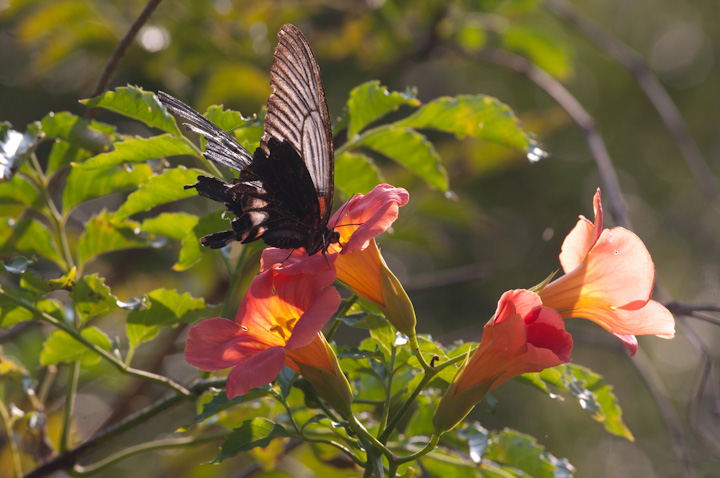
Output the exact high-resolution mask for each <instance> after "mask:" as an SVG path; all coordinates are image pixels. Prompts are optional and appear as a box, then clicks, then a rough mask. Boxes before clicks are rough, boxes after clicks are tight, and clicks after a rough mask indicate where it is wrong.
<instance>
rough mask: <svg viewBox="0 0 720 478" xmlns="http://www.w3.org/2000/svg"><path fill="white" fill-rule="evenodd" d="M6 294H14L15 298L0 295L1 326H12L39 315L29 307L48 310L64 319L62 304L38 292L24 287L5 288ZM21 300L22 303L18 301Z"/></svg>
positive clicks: (42, 310) (54, 315)
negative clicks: (41, 295)
mask: <svg viewBox="0 0 720 478" xmlns="http://www.w3.org/2000/svg"><path fill="white" fill-rule="evenodd" d="M4 292H5V294H8V295H10V296H12V297H13V298H14V299H15V300H11V299H10V298H8V297H5V296H3V295H0V326H2V327H10V326H11V325H14V324H16V323H18V322H24V321H26V320H33V319H36V318H37V317H36V316H35V314H34V313H33V312H32V311H31V310H30V309H29V308H33V307H34V308H35V309H38V310H39V311H41V312H46V313H48V314H50V315H52V316H53V317H55V318H56V319H60V320H64V319H63V318H62V317H63V311H62V306H61V304H60V303H58V302H56V301H54V300H52V299H47V298H43V297H40V296H39V295H38V294H37V293H35V292H32V291H28V290H22V289H11V288H6V289H4ZM18 301H19V302H20V304H24V305H20V304H18V303H17V302H18Z"/></svg>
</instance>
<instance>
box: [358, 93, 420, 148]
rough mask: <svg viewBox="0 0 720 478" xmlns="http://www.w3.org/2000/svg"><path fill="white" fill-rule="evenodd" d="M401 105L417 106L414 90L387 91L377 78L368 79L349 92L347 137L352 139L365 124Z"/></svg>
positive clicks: (418, 103)
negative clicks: (402, 91) (401, 91)
mask: <svg viewBox="0 0 720 478" xmlns="http://www.w3.org/2000/svg"><path fill="white" fill-rule="evenodd" d="M401 105H410V106H418V105H420V102H419V101H418V100H417V98H415V92H414V91H407V92H404V93H400V92H398V91H393V92H392V93H391V92H390V91H388V89H387V87H385V86H381V85H380V82H379V81H377V80H374V81H368V82H367V83H363V84H362V85H360V86H357V87H355V88H354V89H353V90H352V91H351V92H350V98H349V99H348V103H347V107H348V114H349V117H350V118H349V124H348V139H349V140H350V141H352V138H354V137H355V135H356V134H358V133H359V132H360V131H361V130H362V129H363V128H364V127H365V126H367V125H368V124H370V123H372V122H373V121H375V120H377V119H379V118H380V117H382V116H384V115H386V114H387V113H390V112H391V111H396V110H397V109H398V108H399V107H400V106H401Z"/></svg>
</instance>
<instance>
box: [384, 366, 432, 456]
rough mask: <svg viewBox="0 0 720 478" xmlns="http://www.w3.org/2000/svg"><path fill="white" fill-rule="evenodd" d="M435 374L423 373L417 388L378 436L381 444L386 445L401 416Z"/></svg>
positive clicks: (430, 372)
mask: <svg viewBox="0 0 720 478" xmlns="http://www.w3.org/2000/svg"><path fill="white" fill-rule="evenodd" d="M436 374H437V372H435V371H434V370H431V371H429V372H425V375H424V376H423V378H422V380H421V381H420V383H419V384H418V385H417V387H415V390H413V391H412V393H411V394H410V396H409V397H408V399H407V400H405V403H403V404H402V406H401V407H400V410H398V412H397V413H396V414H395V415H394V416H393V417H392V419H391V420H390V422H389V423H388V424H387V426H386V427H385V429H384V430H383V431H382V433H381V434H380V441H381V442H383V443H387V441H388V439H389V438H390V435H391V434H392V432H393V431H394V430H395V427H397V425H398V423H400V420H402V418H403V416H404V415H405V413H406V412H407V411H408V409H409V408H410V405H412V402H414V401H415V399H416V398H417V396H418V395H420V392H421V391H422V390H423V388H425V386H426V385H427V384H428V383H430V380H432V379H433V377H435V375H436Z"/></svg>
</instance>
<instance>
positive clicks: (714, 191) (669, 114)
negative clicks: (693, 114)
mask: <svg viewBox="0 0 720 478" xmlns="http://www.w3.org/2000/svg"><path fill="white" fill-rule="evenodd" d="M545 6H546V7H547V8H548V10H550V11H551V12H552V13H554V14H555V15H556V16H558V17H559V18H561V19H563V20H564V21H565V22H567V23H568V24H569V25H570V26H572V27H573V28H575V29H576V30H578V31H579V32H581V33H582V34H583V35H585V36H586V37H587V38H589V39H590V40H592V41H593V42H595V44H597V45H598V46H599V47H600V48H602V49H603V50H605V51H606V52H607V53H608V54H610V55H611V56H612V57H613V58H615V60H617V61H618V63H620V64H621V65H623V66H624V67H625V68H627V69H628V71H629V72H630V74H631V75H632V76H633V78H635V81H636V82H637V84H638V85H639V86H640V88H641V89H642V90H643V92H644V93H645V96H647V98H648V99H649V100H650V102H651V103H652V105H653V106H654V107H655V110H656V111H657V113H658V116H660V119H662V121H663V123H665V127H666V128H667V129H668V131H669V132H670V134H671V135H672V137H673V139H674V140H675V144H677V147H678V149H679V150H680V154H681V155H682V157H683V159H684V160H685V163H686V164H687V166H688V168H689V169H690V173H691V174H692V175H693V177H694V178H695V181H696V182H697V183H698V184H699V185H700V189H701V190H702V192H703V194H705V196H706V197H707V199H708V200H709V201H710V203H711V204H712V205H713V207H714V208H715V211H716V212H718V213H719V214H720V184H718V181H717V179H715V176H714V175H713V172H712V171H711V170H710V168H709V167H708V165H707V162H706V161H705V158H704V157H703V155H702V153H701V152H700V149H699V148H698V146H697V144H696V143H695V141H694V140H693V138H692V136H691V135H690V132H689V131H688V129H687V126H686V125H685V122H684V121H683V119H682V116H681V115H680V112H679V111H678V109H677V106H675V103H674V102H673V100H672V98H670V95H669V94H668V92H667V91H666V90H665V88H664V87H663V86H662V84H661V83H660V81H658V79H657V77H656V76H655V74H654V73H653V72H652V70H651V69H650V67H649V66H648V65H647V63H645V60H644V59H643V58H642V57H641V56H640V55H638V54H637V53H636V52H635V51H633V50H632V49H631V48H630V47H628V46H627V45H625V44H624V43H623V42H621V41H620V40H618V39H617V38H615V37H613V36H612V35H610V34H609V33H607V32H606V31H605V30H603V29H602V28H600V27H599V26H598V25H596V24H595V23H592V22H591V21H590V20H588V19H586V18H585V17H583V16H581V15H580V14H578V13H577V12H576V11H575V10H574V9H573V7H572V6H571V5H570V4H569V3H567V2H565V1H564V0H546V1H545Z"/></svg>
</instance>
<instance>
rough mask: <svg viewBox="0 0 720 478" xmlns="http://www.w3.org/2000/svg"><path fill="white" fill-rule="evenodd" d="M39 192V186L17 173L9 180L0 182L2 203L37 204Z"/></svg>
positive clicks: (0, 200)
mask: <svg viewBox="0 0 720 478" xmlns="http://www.w3.org/2000/svg"><path fill="white" fill-rule="evenodd" d="M38 197H39V192H38V189H37V186H35V184H33V183H31V182H30V181H28V180H27V179H25V178H23V177H22V176H21V175H15V176H13V177H12V178H11V179H10V180H8V181H3V182H0V204H22V205H23V206H31V207H34V206H36V204H37V202H38Z"/></svg>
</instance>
